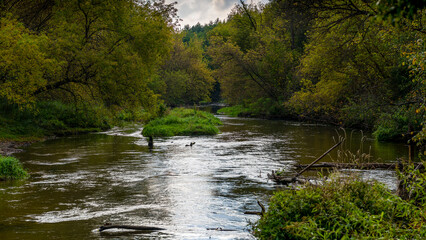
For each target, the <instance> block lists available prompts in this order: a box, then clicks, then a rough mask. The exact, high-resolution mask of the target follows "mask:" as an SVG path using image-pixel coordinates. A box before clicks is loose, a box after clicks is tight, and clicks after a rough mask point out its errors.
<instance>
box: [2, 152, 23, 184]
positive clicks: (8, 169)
mask: <svg viewBox="0 0 426 240" xmlns="http://www.w3.org/2000/svg"><path fill="white" fill-rule="evenodd" d="M28 176H29V174H28V173H27V172H26V171H25V170H24V168H23V167H22V164H21V162H19V160H18V159H16V158H14V157H4V156H1V155H0V180H14V179H24V178H27V177H28Z"/></svg>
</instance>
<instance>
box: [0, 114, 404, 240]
mask: <svg viewBox="0 0 426 240" xmlns="http://www.w3.org/2000/svg"><path fill="white" fill-rule="evenodd" d="M221 118H222V121H223V122H224V126H222V127H221V131H222V134H220V135H217V136H208V137H172V138H161V139H156V140H155V148H154V149H153V150H149V149H148V147H147V142H146V140H145V139H144V138H143V137H142V136H141V134H140V132H141V127H140V126H137V125H135V126H131V127H127V128H115V129H112V130H111V131H108V132H105V133H101V134H89V135H83V136H75V137H67V138H60V139H55V140H49V141H46V142H43V143H37V144H34V145H33V146H31V147H30V148H28V149H27V151H26V152H23V153H19V155H17V157H18V158H20V159H21V160H22V162H23V163H24V166H25V167H26V168H27V169H29V171H30V172H31V175H32V177H31V178H30V179H29V180H27V181H18V182H1V183H0V236H1V239H93V238H95V239H96V238H98V239H118V238H119V239H135V238H136V239H156V238H162V239H253V237H252V236H251V234H250V232H249V227H248V223H249V222H253V221H256V220H257V218H258V217H257V216H251V215H244V212H245V211H258V210H259V207H258V206H257V203H256V201H257V200H260V201H261V202H263V203H266V202H267V201H268V198H269V197H270V196H271V194H272V192H273V191H274V190H275V188H276V186H275V185H274V184H273V183H271V182H269V181H268V180H267V178H266V174H267V173H268V172H271V171H272V170H276V169H284V170H285V171H287V172H288V173H292V172H294V171H295V170H294V168H293V165H294V164H295V163H309V162H311V161H312V160H314V159H315V158H316V157H318V156H320V155H321V154H322V153H323V152H324V151H325V150H327V149H328V148H329V147H331V146H332V145H333V144H334V142H333V137H334V138H336V137H337V135H338V133H337V132H336V131H335V129H334V128H333V127H329V126H323V125H316V124H303V123H294V122H286V121H266V120H259V119H241V118H230V117H221ZM340 134H341V135H344V133H343V132H342V131H340ZM346 134H347V135H350V134H352V135H353V136H352V138H350V141H348V143H347V145H348V147H349V146H351V147H352V148H353V149H359V148H361V147H362V148H364V149H369V148H370V146H371V154H372V155H373V156H374V157H375V158H380V159H381V160H380V161H395V160H396V158H397V157H401V156H405V155H406V148H405V146H403V145H397V144H391V143H387V144H382V143H376V142H374V141H373V140H371V139H368V136H367V140H366V141H365V142H364V143H363V145H362V146H361V145H360V144H361V142H360V140H359V139H360V137H361V133H360V132H353V133H350V132H349V133H346ZM189 142H196V143H195V145H194V146H192V147H185V145H186V144H188V143H189ZM335 157H336V156H335V155H334V156H331V158H333V159H334V158H335ZM327 158H328V159H325V160H324V161H330V157H327ZM359 172H360V173H361V175H362V176H363V177H365V178H370V179H377V180H380V181H383V182H385V183H387V184H388V186H390V187H391V188H392V187H393V186H394V185H393V184H394V181H395V177H394V173H393V172H392V171H359ZM309 174H311V175H315V173H308V175H309ZM106 222H109V223H114V224H127V225H145V226H157V227H162V228H165V229H166V230H164V231H160V232H141V231H129V230H125V231H122V230H109V231H106V232H103V233H99V232H98V231H97V228H98V227H99V226H101V225H103V224H104V223H106ZM208 228H223V229H230V230H234V231H214V230H207V229H208Z"/></svg>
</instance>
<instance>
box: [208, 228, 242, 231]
mask: <svg viewBox="0 0 426 240" xmlns="http://www.w3.org/2000/svg"><path fill="white" fill-rule="evenodd" d="M207 230H213V231H224V232H225V231H226V232H230V231H237V230H235V229H227V228H221V227H218V228H207Z"/></svg>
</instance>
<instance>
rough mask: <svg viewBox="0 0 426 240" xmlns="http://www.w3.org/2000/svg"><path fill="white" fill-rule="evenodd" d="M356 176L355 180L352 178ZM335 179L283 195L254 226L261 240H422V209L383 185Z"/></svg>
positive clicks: (425, 230) (275, 196) (278, 194)
mask: <svg viewBox="0 0 426 240" xmlns="http://www.w3.org/2000/svg"><path fill="white" fill-rule="evenodd" d="M352 177H353V176H352ZM352 177H349V178H348V177H343V176H334V177H332V178H331V179H329V180H325V179H324V183H323V184H322V185H317V186H314V185H306V186H304V187H303V188H301V189H299V190H294V191H293V190H287V191H280V192H277V193H276V194H275V195H274V196H273V197H272V199H271V203H270V205H269V209H268V211H267V212H266V214H265V215H264V216H263V217H262V218H261V219H260V220H259V221H258V222H257V223H256V225H255V226H254V234H255V236H257V237H258V238H259V239H372V238H374V239H377V238H382V239H394V238H398V239H401V238H402V239H420V238H423V237H422V236H424V235H425V234H426V226H424V218H425V216H424V213H423V211H422V209H420V208H418V207H417V206H415V205H413V204H411V203H408V202H406V201H404V200H402V199H401V198H399V197H398V196H396V195H394V194H392V193H391V192H390V191H389V190H388V189H386V188H385V187H384V186H383V185H381V184H379V183H377V182H374V183H371V182H364V181H362V180H361V179H359V178H357V177H354V179H352Z"/></svg>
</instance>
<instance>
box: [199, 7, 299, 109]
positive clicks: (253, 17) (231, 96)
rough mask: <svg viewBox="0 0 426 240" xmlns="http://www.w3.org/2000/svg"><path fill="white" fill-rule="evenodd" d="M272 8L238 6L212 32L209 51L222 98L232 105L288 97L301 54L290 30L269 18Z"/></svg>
mask: <svg viewBox="0 0 426 240" xmlns="http://www.w3.org/2000/svg"><path fill="white" fill-rule="evenodd" d="M268 9H273V8H272V7H271V8H265V9H263V6H262V5H248V6H247V5H245V4H242V5H241V6H236V7H235V8H234V9H233V11H232V12H231V14H230V15H229V17H228V20H227V22H225V23H219V24H218V25H217V26H216V27H215V28H214V29H213V30H211V31H210V32H209V43H210V45H209V47H208V50H207V53H208V55H209V56H210V57H211V66H212V67H213V68H214V69H215V72H214V76H215V78H217V79H218V80H219V82H220V85H221V91H222V97H223V98H224V99H225V101H226V102H228V103H230V104H241V103H243V102H245V101H256V100H257V99H258V98H262V97H263V98H270V99H273V100H274V101H279V99H280V98H286V97H288V94H289V86H290V84H291V82H292V77H293V69H294V68H295V67H296V66H297V64H298V56H299V54H300V53H299V51H298V50H297V49H292V42H291V40H290V38H289V37H288V33H287V32H285V31H278V29H282V28H281V27H282V26H281V25H278V24H277V22H278V21H274V20H272V18H273V17H271V18H266V16H265V15H266V13H267V14H271V15H272V14H274V13H273V11H272V10H270V11H269V10H268ZM275 17H276V16H275ZM236 93H238V94H236Z"/></svg>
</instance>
